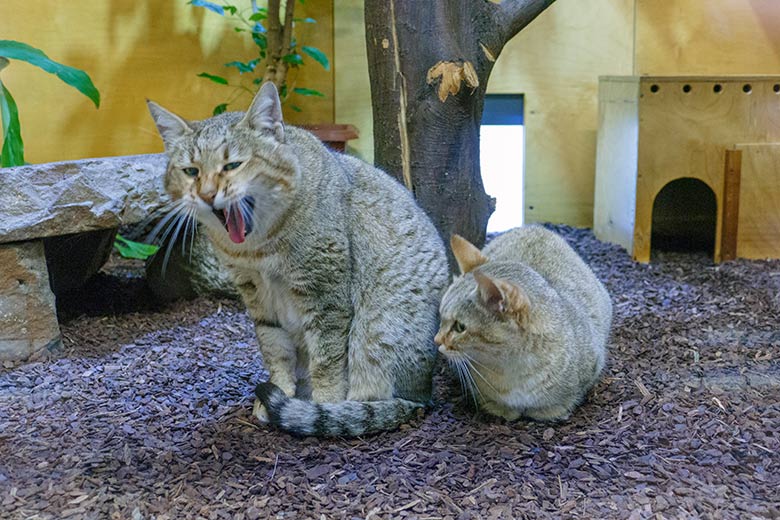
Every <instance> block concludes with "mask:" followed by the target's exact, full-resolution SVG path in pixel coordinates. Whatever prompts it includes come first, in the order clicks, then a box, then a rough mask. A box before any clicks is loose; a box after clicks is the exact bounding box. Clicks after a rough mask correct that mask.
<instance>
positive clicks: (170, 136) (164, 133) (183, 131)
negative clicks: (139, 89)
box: [146, 99, 193, 150]
mask: <svg viewBox="0 0 780 520" xmlns="http://www.w3.org/2000/svg"><path fill="white" fill-rule="evenodd" d="M146 105H147V106H148V107H149V112H150V113H151V114H152V119H154V124H155V125H157V131H158V132H160V137H162V140H163V143H164V144H165V149H166V150H167V149H169V148H170V145H171V144H172V143H174V142H176V141H178V140H179V139H181V138H182V137H184V136H185V135H188V134H191V133H192V132H193V130H192V127H191V126H190V124H189V123H188V122H187V121H186V120H185V119H183V118H181V117H179V116H177V115H176V114H174V113H173V112H171V111H170V110H166V109H164V108H163V107H161V106H160V105H158V104H157V103H155V102H154V101H149V100H148V99H147V100H146Z"/></svg>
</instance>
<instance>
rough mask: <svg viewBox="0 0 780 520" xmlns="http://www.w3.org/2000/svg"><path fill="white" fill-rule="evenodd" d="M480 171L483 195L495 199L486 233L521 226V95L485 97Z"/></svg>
mask: <svg viewBox="0 0 780 520" xmlns="http://www.w3.org/2000/svg"><path fill="white" fill-rule="evenodd" d="M479 143H480V144H479V156H480V169H481V171H482V184H483V185H484V186H485V191H486V192H487V194H488V195H490V196H491V197H495V199H496V211H495V212H493V215H491V217H490V220H489V221H488V225H487V231H488V233H498V232H501V231H506V230H507V229H511V228H514V227H518V226H521V225H522V224H523V163H524V160H523V155H524V151H525V138H524V131H523V95H522V94H488V95H486V96H485V106H484V109H483V111H482V124H481V126H480V132H479Z"/></svg>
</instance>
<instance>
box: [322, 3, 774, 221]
mask: <svg viewBox="0 0 780 520" xmlns="http://www.w3.org/2000/svg"><path fill="white" fill-rule="evenodd" d="M335 16H336V27H337V29H338V27H339V26H342V25H343V26H348V25H349V24H354V23H360V24H361V27H359V28H358V29H355V30H353V31H350V32H347V33H342V32H340V31H337V33H336V55H337V59H340V57H341V56H342V55H344V56H345V57H346V56H353V57H354V59H361V60H363V61H361V62H360V63H352V62H350V63H349V65H347V64H346V63H345V61H346V60H340V61H339V69H338V73H337V76H336V119H337V121H338V122H352V123H354V124H358V125H359V126H360V129H361V131H362V134H361V138H360V139H359V140H358V141H356V149H357V151H358V152H359V153H360V154H361V155H362V156H364V157H372V156H373V152H372V147H373V141H372V140H371V139H370V136H367V135H366V131H369V132H370V129H371V107H370V91H369V82H368V74H367V72H366V65H365V61H364V60H365V57H364V52H365V51H364V50H363V47H364V46H365V43H364V36H363V31H362V20H363V13H362V2H360V1H359V0H343V1H342V0H340V1H339V2H338V5H336V14H335ZM777 27H780V1H778V0H706V1H705V0H673V1H672V0H588V1H587V2H585V1H583V0H557V2H556V3H555V4H553V5H552V6H551V7H550V8H549V9H548V10H547V11H545V12H544V13H543V14H542V15H541V16H539V18H537V19H536V20H535V21H534V22H532V23H531V25H529V26H528V27H526V28H525V29H524V30H523V31H522V32H521V33H520V34H519V35H518V36H516V37H515V38H514V39H513V40H512V41H510V42H509V44H508V45H507V46H506V47H505V49H504V51H503V53H502V54H501V56H500V57H499V59H498V61H497V62H496V67H495V69H494V71H493V74H492V76H491V79H490V82H489V83H488V93H520V94H525V101H526V107H525V110H526V113H525V120H526V143H525V146H526V155H525V176H526V177H525V179H526V180H525V184H526V192H525V213H526V218H527V220H529V221H551V222H564V223H568V224H572V225H577V226H591V225H592V218H593V185H594V176H595V162H596V160H595V156H596V130H597V125H598V119H597V109H598V76H600V75H630V74H675V75H678V74H759V73H763V74H777V73H780V31H777V30H776V28H777Z"/></svg>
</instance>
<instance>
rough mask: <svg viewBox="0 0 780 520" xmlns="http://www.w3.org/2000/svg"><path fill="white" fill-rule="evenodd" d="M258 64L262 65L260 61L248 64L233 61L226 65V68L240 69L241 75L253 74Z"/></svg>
mask: <svg viewBox="0 0 780 520" xmlns="http://www.w3.org/2000/svg"><path fill="white" fill-rule="evenodd" d="M258 63H260V60H259V59H257V60H252V61H248V62H246V63H244V62H242V61H231V62H230V63H225V67H235V68H237V69H238V72H239V73H240V74H243V73H245V72H253V71H254V70H255V67H257V64H258Z"/></svg>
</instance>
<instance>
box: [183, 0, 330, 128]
mask: <svg viewBox="0 0 780 520" xmlns="http://www.w3.org/2000/svg"><path fill="white" fill-rule="evenodd" d="M298 2H300V3H304V0H298ZM187 3H189V4H191V5H193V6H195V7H201V8H203V9H207V10H208V11H211V12H213V13H216V14H218V15H220V16H224V17H225V18H227V19H229V20H231V21H232V22H233V23H234V24H235V25H234V30H235V31H236V32H237V33H243V34H246V35H247V36H248V37H250V38H251V39H252V42H253V43H254V45H255V47H256V51H257V54H256V55H255V56H254V57H253V58H252V59H250V60H248V61H241V60H234V61H230V62H228V63H225V67H228V68H234V69H236V70H237V71H238V73H239V75H240V76H241V81H240V82H239V83H238V84H234V83H231V82H230V81H228V79H227V78H225V77H224V76H219V75H215V74H209V73H207V72H202V73H200V74H198V76H199V77H202V78H205V79H207V80H209V81H212V82H214V83H217V84H219V85H227V86H230V87H233V88H234V90H235V94H234V95H233V96H232V97H231V98H230V99H228V101H227V102H225V103H220V104H219V105H217V106H216V107H214V115H217V114H221V113H222V112H224V111H225V110H227V107H228V105H230V104H231V103H233V102H234V101H235V100H236V99H238V97H240V96H241V95H243V94H244V93H248V94H251V95H254V94H255V93H256V92H257V89H258V88H259V87H260V85H261V84H262V83H264V82H266V81H272V82H274V84H276V87H277V88H278V89H279V93H280V96H281V98H282V101H283V102H284V101H287V100H288V99H289V97H290V96H291V95H292V94H296V95H299V96H317V97H324V94H323V93H322V92H320V91H318V90H315V89H311V88H305V87H301V86H296V85H295V81H294V80H292V81H288V72H289V71H290V70H296V69H298V68H299V67H301V66H304V65H305V64H306V62H307V60H308V59H312V60H314V61H316V62H317V63H319V64H320V65H321V66H322V67H323V68H324V69H325V70H330V61H329V60H328V57H327V56H326V55H325V53H324V52H322V51H321V50H320V49H318V48H316V47H311V46H307V45H302V44H301V43H300V42H299V41H298V39H297V38H296V37H295V35H294V32H295V27H296V24H300V23H305V24H312V23H316V20H314V19H312V18H295V17H294V11H295V4H296V1H295V0H287V1H286V2H284V9H282V5H281V4H282V2H281V0H268V7H259V6H258V5H257V0H251V1H250V2H249V3H250V5H249V6H245V7H243V8H242V7H239V6H237V5H233V4H231V3H224V4H221V5H220V4H216V3H214V2H208V1H206V0H190V1H189V2H187ZM244 76H246V78H244ZM288 106H289V107H290V108H291V109H293V110H295V111H296V112H300V111H301V108H300V107H298V106H297V105H294V104H289V105H288Z"/></svg>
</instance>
